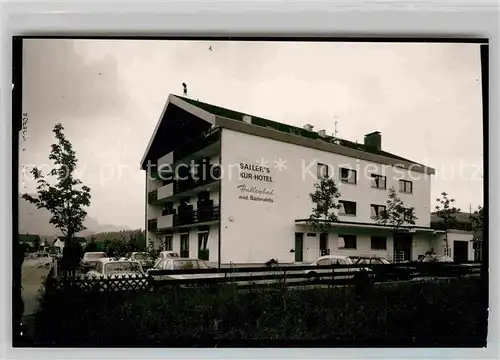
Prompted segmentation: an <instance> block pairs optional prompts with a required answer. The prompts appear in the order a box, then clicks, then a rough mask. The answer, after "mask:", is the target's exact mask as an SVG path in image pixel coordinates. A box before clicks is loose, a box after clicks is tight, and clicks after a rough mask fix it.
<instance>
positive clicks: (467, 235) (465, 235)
mask: <svg viewBox="0 0 500 360" xmlns="http://www.w3.org/2000/svg"><path fill="white" fill-rule="evenodd" d="M472 238H473V235H472V232H468V231H461V230H453V229H452V230H449V231H448V246H449V249H450V252H449V255H450V256H451V257H452V258H453V256H454V242H455V241H467V243H468V246H467V258H468V261H474V248H473V243H472ZM445 249H446V242H445V240H444V234H442V235H440V236H438V237H436V239H435V240H434V252H435V253H436V254H444V253H445V251H446V250H445Z"/></svg>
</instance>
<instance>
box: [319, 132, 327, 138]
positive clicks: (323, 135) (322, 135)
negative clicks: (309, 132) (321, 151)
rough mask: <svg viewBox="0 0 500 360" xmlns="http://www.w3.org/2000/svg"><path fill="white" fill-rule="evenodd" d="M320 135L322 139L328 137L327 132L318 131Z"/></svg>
mask: <svg viewBox="0 0 500 360" xmlns="http://www.w3.org/2000/svg"><path fill="white" fill-rule="evenodd" d="M318 135H319V136H321V137H322V138H324V137H326V130H320V131H318Z"/></svg>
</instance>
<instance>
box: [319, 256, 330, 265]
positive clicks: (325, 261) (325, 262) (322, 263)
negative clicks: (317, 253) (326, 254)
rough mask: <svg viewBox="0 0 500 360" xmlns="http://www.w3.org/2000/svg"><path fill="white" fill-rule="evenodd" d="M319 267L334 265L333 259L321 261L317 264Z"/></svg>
mask: <svg viewBox="0 0 500 360" xmlns="http://www.w3.org/2000/svg"><path fill="white" fill-rule="evenodd" d="M316 264H317V265H318V266H325V265H331V264H332V259H329V258H327V259H321V260H318V261H317V262H316Z"/></svg>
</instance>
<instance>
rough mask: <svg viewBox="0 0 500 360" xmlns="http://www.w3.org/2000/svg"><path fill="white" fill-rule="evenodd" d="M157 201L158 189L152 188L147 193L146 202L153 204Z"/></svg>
mask: <svg viewBox="0 0 500 360" xmlns="http://www.w3.org/2000/svg"><path fill="white" fill-rule="evenodd" d="M157 202H158V190H153V191H150V192H149V193H148V204H155V203H157Z"/></svg>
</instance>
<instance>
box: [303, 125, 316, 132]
mask: <svg viewBox="0 0 500 360" xmlns="http://www.w3.org/2000/svg"><path fill="white" fill-rule="evenodd" d="M302 128H303V129H304V130H307V131H312V130H313V128H314V126H312V125H311V124H305V125H304V126H303V127H302Z"/></svg>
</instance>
